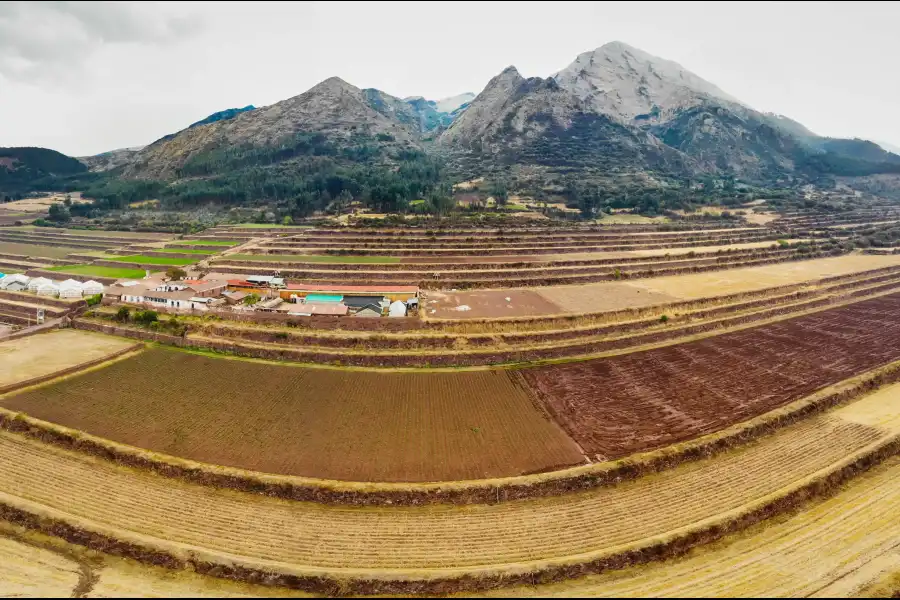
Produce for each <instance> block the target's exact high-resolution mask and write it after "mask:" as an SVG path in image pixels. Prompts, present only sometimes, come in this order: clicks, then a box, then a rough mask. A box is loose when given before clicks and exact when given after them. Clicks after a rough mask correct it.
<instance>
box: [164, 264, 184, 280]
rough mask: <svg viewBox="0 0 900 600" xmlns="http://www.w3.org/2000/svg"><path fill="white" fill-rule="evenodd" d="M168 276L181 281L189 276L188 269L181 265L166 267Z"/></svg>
mask: <svg viewBox="0 0 900 600" xmlns="http://www.w3.org/2000/svg"><path fill="white" fill-rule="evenodd" d="M166 277H168V278H169V279H171V280H173V281H180V280H181V279H184V278H185V277H187V271H185V270H184V269H181V268H179V267H169V268H168V269H166Z"/></svg>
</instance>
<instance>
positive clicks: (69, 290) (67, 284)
mask: <svg viewBox="0 0 900 600" xmlns="http://www.w3.org/2000/svg"><path fill="white" fill-rule="evenodd" d="M83 294H84V287H83V286H82V284H81V282H80V281H75V280H74V279H66V280H65V281H63V282H62V283H61V284H59V297H60V298H81V296H82V295H83Z"/></svg>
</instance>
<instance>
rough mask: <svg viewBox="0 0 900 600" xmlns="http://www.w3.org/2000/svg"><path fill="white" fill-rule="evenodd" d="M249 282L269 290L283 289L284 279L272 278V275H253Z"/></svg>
mask: <svg viewBox="0 0 900 600" xmlns="http://www.w3.org/2000/svg"><path fill="white" fill-rule="evenodd" d="M247 281H248V282H249V283H251V284H253V285H258V286H261V287H269V288H283V287H284V279H283V278H281V277H272V276H271V275H251V276H250V277H248V278H247Z"/></svg>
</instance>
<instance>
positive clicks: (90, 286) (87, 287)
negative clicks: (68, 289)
mask: <svg viewBox="0 0 900 600" xmlns="http://www.w3.org/2000/svg"><path fill="white" fill-rule="evenodd" d="M81 289H82V291H83V292H84V295H85V296H96V295H97V294H102V293H103V292H104V288H103V284H102V283H99V282H97V281H94V280H93V279H92V280H90V281H85V282H84V283H83V284H82V285H81Z"/></svg>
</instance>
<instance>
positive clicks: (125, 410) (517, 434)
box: [0, 349, 584, 481]
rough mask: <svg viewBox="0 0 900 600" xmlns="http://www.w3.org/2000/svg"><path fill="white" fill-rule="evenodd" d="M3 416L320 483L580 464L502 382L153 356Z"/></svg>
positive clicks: (28, 397) (18, 404) (489, 376)
mask: <svg viewBox="0 0 900 600" xmlns="http://www.w3.org/2000/svg"><path fill="white" fill-rule="evenodd" d="M163 374H164V375H163ZM163 376H164V378H165V382H161V380H160V377H163ZM173 388H174V389H177V390H178V393H172V389H173ZM0 405H2V406H4V407H6V408H10V409H13V410H17V411H23V412H26V413H28V414H30V415H32V416H35V417H37V418H40V419H45V420H48V421H53V422H56V423H61V424H64V425H66V426H69V427H73V428H76V429H82V430H85V431H88V432H90V433H93V434H95V435H99V436H101V437H106V438H109V439H112V440H115V441H118V442H123V443H126V444H131V445H134V446H139V447H142V448H149V449H153V450H156V451H159V452H165V453H168V454H174V455H178V456H183V457H186V458H191V459H194V460H198V461H202V462H208V463H215V464H222V465H228V466H236V467H243V468H246V469H253V470H258V471H265V472H271V473H281V474H288V475H306V476H310V477H317V478H324V479H343V480H354V481H442V480H455V479H479V478H486V477H496V476H503V475H518V474H524V473H531V472H536V471H544V470H551V469H556V468H561V467H565V466H569V465H573V464H577V463H580V462H583V460H584V459H583V457H582V455H581V453H580V452H579V450H578V448H577V446H576V445H575V444H574V443H573V442H572V441H571V440H570V439H569V438H568V437H567V436H566V435H565V434H564V433H563V432H562V430H561V429H560V428H559V427H558V426H557V425H556V424H554V423H553V422H552V421H550V420H549V419H548V418H547V417H546V415H544V414H543V413H542V412H541V411H540V410H539V409H538V408H536V406H535V404H534V402H533V399H532V398H531V396H530V395H529V393H528V392H527V391H526V390H525V389H524V388H523V387H522V385H521V383H520V382H519V381H518V380H517V379H516V376H515V374H513V373H510V372H505V371H478V372H468V373H421V374H409V373H386V372H385V373H382V372H379V373H360V372H354V373H350V372H345V371H340V370H326V369H306V368H300V367H288V366H279V365H274V364H264V363H257V362H249V361H241V360H226V359H220V358H210V357H207V356H199V355H194V354H186V353H184V352H180V351H175V350H162V349H157V350H150V351H147V352H144V353H141V354H140V355H137V356H135V357H133V358H130V359H128V360H123V361H120V362H117V363H115V364H113V365H111V366H110V367H108V368H104V369H99V370H96V371H92V372H90V373H87V374H85V375H83V376H81V377H73V378H70V379H67V380H65V381H64V382H60V383H59V384H57V385H50V386H47V387H42V388H40V389H38V390H34V391H32V392H27V393H24V394H20V395H14V396H10V397H7V398H5V399H2V400H0ZM251 406H252V407H253V409H252V410H248V407H251Z"/></svg>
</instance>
